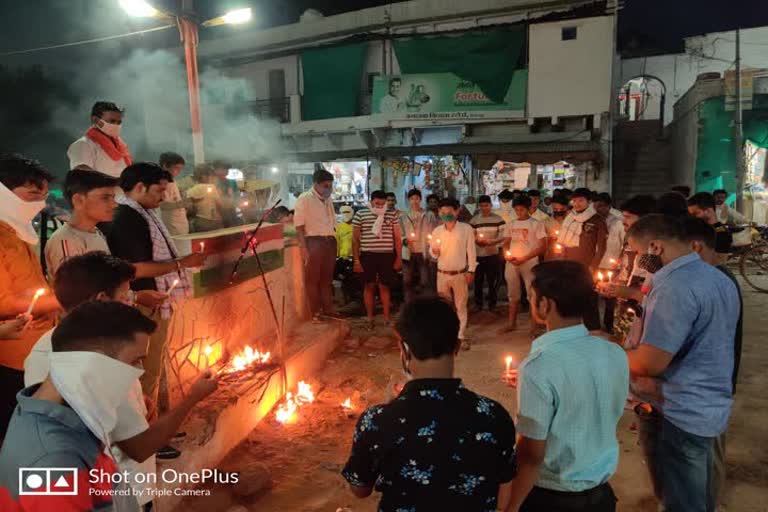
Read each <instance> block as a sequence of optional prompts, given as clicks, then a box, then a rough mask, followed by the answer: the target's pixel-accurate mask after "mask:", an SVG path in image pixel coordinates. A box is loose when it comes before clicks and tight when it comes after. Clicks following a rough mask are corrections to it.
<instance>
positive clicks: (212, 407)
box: [154, 321, 349, 512]
mask: <svg viewBox="0 0 768 512" xmlns="http://www.w3.org/2000/svg"><path fill="white" fill-rule="evenodd" d="M348 333H349V326H348V324H347V323H346V322H344V321H333V322H328V323H323V324H308V323H307V324H301V325H300V326H298V327H296V328H294V330H293V332H292V333H291V334H290V335H289V337H288V339H287V340H286V352H287V359H286V362H285V368H286V378H287V385H288V390H295V389H296V386H297V384H298V382H299V381H300V380H308V379H310V378H312V377H313V376H315V375H316V374H317V373H318V371H319V370H320V369H321V368H322V367H323V365H324V364H325V361H326V360H327V359H328V356H329V355H330V354H331V352H333V351H334V349H335V348H336V347H337V346H338V344H339V343H340V342H341V341H342V340H343V339H344V338H345V337H346V336H347V335H348ZM284 393H285V390H284V389H283V375H282V371H281V370H280V368H279V366H275V367H268V368H266V369H264V370H261V371H258V372H253V374H252V376H250V375H245V376H243V378H241V379H239V380H235V381H232V380H227V381H223V382H222V383H221V384H220V386H219V390H217V391H216V393H214V394H213V395H212V396H211V397H209V398H208V399H206V400H205V401H204V402H203V403H201V404H198V406H197V407H196V408H195V410H194V411H193V412H192V414H191V415H190V417H189V418H188V419H187V421H186V422H185V423H184V424H183V425H182V427H181V430H182V431H184V432H186V433H187V437H185V438H183V439H182V440H180V442H174V445H175V446H176V447H178V448H179V449H180V450H181V451H182V455H181V457H179V458H178V459H176V460H173V461H168V462H162V461H158V468H157V472H158V484H157V488H158V489H160V490H162V491H165V494H168V495H167V496H166V495H163V496H160V497H158V498H156V499H155V502H154V503H155V506H156V510H158V511H160V512H170V511H172V510H174V509H175V507H176V506H177V505H178V504H179V502H180V501H181V500H182V498H183V496H181V495H177V494H178V491H176V490H177V489H192V488H195V487H197V485H195V484H186V485H185V484H179V483H166V482H164V481H163V480H164V478H163V472H164V471H168V470H172V471H175V472H178V473H186V474H191V473H201V472H202V470H203V469H211V470H213V469H215V468H216V465H217V464H218V463H219V462H221V460H222V459H224V457H225V456H226V455H227V454H228V453H229V452H230V451H231V450H232V449H234V448H235V447H236V446H237V445H238V444H240V442H241V441H242V440H243V439H245V437H246V436H247V435H248V434H249V433H250V432H251V431H252V430H253V429H254V428H255V427H256V425H258V423H259V422H260V421H262V420H263V419H264V418H265V417H266V416H267V415H268V414H269V413H270V411H271V410H272V408H273V407H274V406H275V404H276V403H277V402H279V401H280V400H281V399H282V398H283V396H284ZM167 474H169V475H171V474H172V473H170V471H169V472H168V473H167ZM174 492H176V493H177V494H174Z"/></svg>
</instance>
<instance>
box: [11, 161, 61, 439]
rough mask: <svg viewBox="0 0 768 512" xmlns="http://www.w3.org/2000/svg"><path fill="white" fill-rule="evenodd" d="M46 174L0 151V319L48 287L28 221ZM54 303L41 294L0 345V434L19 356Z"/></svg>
mask: <svg viewBox="0 0 768 512" xmlns="http://www.w3.org/2000/svg"><path fill="white" fill-rule="evenodd" d="M52 179H53V177H52V176H51V174H50V173H49V172H48V171H47V170H46V169H45V168H44V167H43V166H42V165H41V164H40V163H39V162H37V161H35V160H30V159H27V158H25V157H23V156H21V155H14V154H5V155H0V318H2V319H4V320H9V319H16V318H18V317H19V316H20V315H23V314H25V312H26V311H27V310H28V308H29V306H30V304H31V302H32V300H33V297H34V295H35V293H36V292H37V290H39V289H43V290H44V291H47V290H48V284H47V282H46V280H45V276H43V269H42V267H41V265H40V259H39V258H38V251H37V248H36V247H35V246H37V244H38V236H37V232H36V231H35V228H34V227H33V226H32V219H33V218H34V217H35V216H36V215H37V214H38V213H40V211H41V210H42V209H43V208H44V207H45V199H46V197H47V196H48V183H49V182H50V181H51V180H52ZM59 309H60V306H59V302H58V301H57V300H56V297H54V296H53V294H51V293H45V294H44V295H42V296H40V297H39V298H38V300H37V301H36V302H35V306H34V308H33V310H32V319H29V318H26V319H25V328H24V329H23V330H22V331H21V332H20V333H19V334H18V336H17V337H16V338H15V339H12V340H4V341H2V344H0V438H2V437H3V436H4V435H5V429H6V427H7V425H8V421H9V420H10V417H11V414H12V413H13V409H14V407H16V393H18V392H19V391H20V390H21V389H22V388H23V387H24V372H23V371H22V370H23V368H24V358H26V357H27V355H28V354H29V351H30V350H31V348H32V345H34V344H35V341H37V339H38V338H39V337H40V336H41V335H42V334H43V333H44V332H46V331H48V330H49V329H51V328H52V327H53V324H54V320H55V315H56V312H57V311H58V310H59Z"/></svg>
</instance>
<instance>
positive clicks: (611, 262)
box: [608, 258, 619, 267]
mask: <svg viewBox="0 0 768 512" xmlns="http://www.w3.org/2000/svg"><path fill="white" fill-rule="evenodd" d="M608 263H610V264H611V265H613V266H614V267H615V266H617V265H618V264H619V262H618V261H616V258H611V259H610V260H608Z"/></svg>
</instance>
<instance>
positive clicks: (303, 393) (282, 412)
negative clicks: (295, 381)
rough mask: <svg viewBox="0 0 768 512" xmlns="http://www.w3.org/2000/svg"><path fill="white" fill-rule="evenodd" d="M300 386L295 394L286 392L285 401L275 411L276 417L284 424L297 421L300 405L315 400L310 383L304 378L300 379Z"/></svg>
mask: <svg viewBox="0 0 768 512" xmlns="http://www.w3.org/2000/svg"><path fill="white" fill-rule="evenodd" d="M298 388H299V389H298V390H297V391H296V394H295V395H294V394H293V393H291V392H288V393H286V394H285V403H282V404H280V405H279V406H278V407H277V411H275V419H276V420H277V421H279V422H280V423H282V424H286V423H293V422H294V421H296V418H297V416H298V411H299V407H301V406H302V405H305V404H311V403H312V402H314V401H315V394H314V393H313V392H312V387H311V386H310V385H309V384H307V383H306V382H304V381H303V380H302V381H299V385H298Z"/></svg>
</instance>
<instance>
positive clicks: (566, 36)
mask: <svg viewBox="0 0 768 512" xmlns="http://www.w3.org/2000/svg"><path fill="white" fill-rule="evenodd" d="M576 33H577V30H576V27H563V28H562V33H561V39H562V40H563V41H575V40H576Z"/></svg>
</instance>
